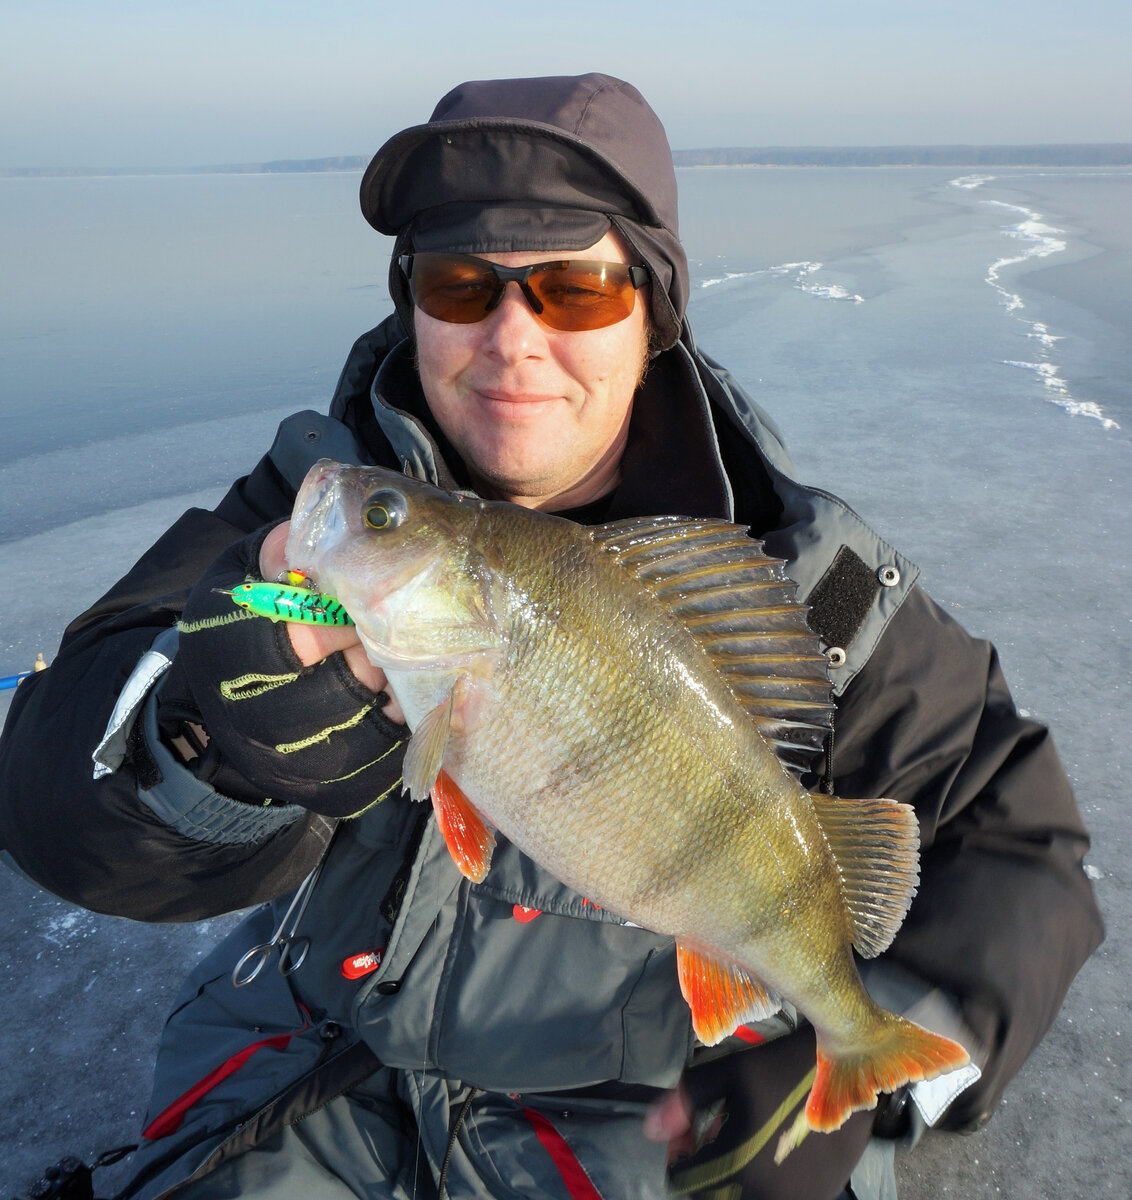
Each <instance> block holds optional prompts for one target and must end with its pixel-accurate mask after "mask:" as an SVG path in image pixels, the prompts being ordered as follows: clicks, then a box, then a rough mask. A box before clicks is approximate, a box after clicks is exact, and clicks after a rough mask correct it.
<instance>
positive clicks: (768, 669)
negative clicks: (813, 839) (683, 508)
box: [589, 517, 833, 771]
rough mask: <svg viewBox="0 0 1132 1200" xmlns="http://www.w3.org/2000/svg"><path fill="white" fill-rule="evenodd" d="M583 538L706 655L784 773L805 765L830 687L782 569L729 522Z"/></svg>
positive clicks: (665, 523)
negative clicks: (606, 555)
mask: <svg viewBox="0 0 1132 1200" xmlns="http://www.w3.org/2000/svg"><path fill="white" fill-rule="evenodd" d="M589 532H590V534H591V536H592V537H593V540H594V542H595V543H596V544H597V545H599V546H601V548H602V549H603V550H606V551H608V552H609V553H610V554H613V555H614V556H615V557H616V558H617V561H618V562H619V563H620V564H621V565H622V566H623V567H624V568H625V569H626V570H627V571H630V572H631V573H632V574H633V575H634V576H635V577H636V578H637V579H639V580H640V581H641V582H642V583H643V584H644V585H645V586H646V587H648V589H649V590H650V591H651V592H652V594H653V595H654V596H655V597H656V598H657V599H658V600H660V601H661V602H662V603H663V604H664V605H665V606H666V607H667V608H668V609H669V610H670V611H671V612H672V613H673V614H674V615H675V616H677V617H678V618H679V619H680V620H681V621H682V622H683V624H684V626H685V628H686V629H687V630H688V631H689V632H690V633H691V634H692V635H693V637H695V638H696V640H697V641H698V642H699V643H700V645H701V646H703V647H704V649H705V650H706V651H707V653H708V655H709V656H710V658H711V660H712V662H713V663H714V664H715V667H716V669H717V670H718V671H719V672H720V674H721V675H722V676H723V677H724V679H725V680H726V681H727V683H728V685H729V686H730V688H731V690H732V691H733V692H734V693H735V695H736V697H737V698H738V700H739V701H740V703H742V705H743V706H744V708H745V709H746V710H747V713H748V714H749V716H750V717H751V719H752V720H753V721H754V722H755V725H756V726H757V727H758V729H759V732H760V733H761V734H762V735H763V737H764V738H766V740H767V742H769V743H770V746H771V748H772V749H773V750H774V751H775V753H776V754H777V755H778V757H779V760H780V761H781V762H782V764H783V766H785V767H788V768H789V769H791V770H795V771H801V770H805V769H806V768H807V767H809V766H810V765H811V759H812V755H813V752H814V751H815V750H818V749H820V748H821V746H822V743H823V742H824V740H825V736H826V734H827V732H828V731H829V727H830V724H831V718H832V712H833V703H832V699H831V697H832V689H831V686H830V682H829V672H828V664H827V661H826V658H825V655H823V654H822V653H821V647H820V644H819V641H818V638H817V636H816V635H815V634H814V632H813V631H812V630H811V629H810V627H809V626H808V625H807V624H806V612H807V609H806V607H805V606H804V605H802V604H799V603H798V601H797V599H796V596H795V593H796V587H795V584H794V582H793V581H792V580H791V579H790V578H789V577H788V576H787V575H786V572H785V570H784V568H783V564H782V561H781V560H780V559H777V558H770V557H769V556H768V555H766V554H765V553H764V552H763V548H762V543H761V542H759V541H756V540H755V539H753V538H751V537H749V536H748V535H747V530H746V529H745V528H744V527H743V526H741V525H733V524H731V522H729V521H718V520H712V519H689V518H685V517H638V518H633V519H631V520H627V521H614V522H611V523H609V524H606V525H597V526H594V527H593V528H592V529H591V530H590V531H589Z"/></svg>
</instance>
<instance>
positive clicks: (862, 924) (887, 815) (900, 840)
mask: <svg viewBox="0 0 1132 1200" xmlns="http://www.w3.org/2000/svg"><path fill="white" fill-rule="evenodd" d="M812 799H813V803H814V810H815V812H816V813H817V816H818V820H819V821H820V822H821V827H822V829H823V830H824V831H825V836H826V839H827V841H828V842H829V846H830V849H831V850H832V851H833V856H834V858H836V859H837V865H838V867H839V868H840V869H841V887H842V891H843V893H844V895H845V907H846V909H847V910H848V913H849V920H850V921H851V922H852V926H853V945H854V946H855V947H856V948H857V952H858V953H859V954H860V955H861V957H862V958H875V957H876V956H877V955H878V954H880V953H881V952H882V951H883V950H887V949H888V946H889V943H891V941H892V939H893V938H894V937H895V936H896V931H897V930H898V929H899V928H900V924H901V922H902V921H903V920H904V916H905V914H906V913H907V912H908V906H909V905H910V904H911V903H912V897H913V896H915V894H916V885H917V884H918V883H919V881H920V869H919V853H918V852H919V848H920V827H919V825H918V824H917V822H916V812H915V809H913V808H912V806H911V805H909V804H901V803H900V802H899V801H897V800H841V799H839V798H838V797H837V796H823V795H821V794H820V793H815V794H814V795H813V796H812Z"/></svg>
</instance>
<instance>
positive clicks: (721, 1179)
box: [669, 1025, 873, 1200]
mask: <svg viewBox="0 0 1132 1200" xmlns="http://www.w3.org/2000/svg"><path fill="white" fill-rule="evenodd" d="M815 1061H816V1055H815V1047H814V1031H813V1029H812V1027H811V1026H809V1025H806V1026H803V1027H802V1028H801V1029H800V1030H798V1031H797V1032H796V1033H792V1034H788V1035H787V1036H785V1037H780V1038H777V1039H775V1040H774V1041H771V1042H765V1043H763V1044H762V1045H759V1046H752V1047H751V1048H749V1049H745V1050H740V1051H739V1052H738V1053H735V1054H728V1055H726V1056H725V1057H723V1058H716V1059H712V1060H710V1061H707V1062H704V1063H702V1064H699V1065H696V1066H693V1067H691V1068H689V1070H688V1071H686V1072H685V1074H684V1078H683V1081H682V1082H683V1086H684V1087H685V1088H686V1089H687V1092H688V1095H689V1097H690V1098H691V1100H692V1104H693V1106H694V1108H695V1109H696V1112H697V1113H698V1114H701V1115H703V1114H707V1116H706V1117H705V1119H706V1120H707V1119H710V1116H711V1115H712V1114H713V1113H714V1112H715V1111H716V1110H719V1109H720V1104H721V1102H722V1109H721V1110H720V1111H721V1115H722V1118H723V1123H722V1125H721V1126H720V1128H719V1133H718V1136H716V1137H715V1138H714V1140H712V1141H708V1142H705V1143H704V1144H703V1145H701V1146H700V1148H699V1149H698V1150H697V1151H696V1152H695V1153H694V1154H693V1155H691V1157H689V1158H684V1159H681V1160H680V1161H678V1162H676V1163H674V1164H673V1165H672V1167H671V1168H670V1169H669V1177H670V1179H671V1182H672V1188H673V1191H674V1192H675V1193H676V1194H677V1195H691V1196H704V1197H707V1196H718V1195H728V1196H732V1195H734V1196H737V1197H738V1196H741V1197H744V1198H750V1200H756V1198H757V1200H834V1198H835V1197H837V1196H840V1195H841V1194H842V1191H843V1189H844V1188H845V1185H846V1183H847V1182H848V1180H849V1176H850V1174H851V1173H852V1171H853V1168H854V1167H855V1166H856V1165H857V1163H858V1161H859V1160H860V1157H861V1155H862V1154H863V1153H864V1150H865V1144H866V1143H867V1142H868V1140H869V1134H870V1132H871V1130H872V1124H873V1114H872V1113H871V1112H859V1113H854V1114H853V1116H851V1117H850V1118H849V1120H848V1121H846V1122H845V1124H844V1125H842V1126H841V1128H840V1129H838V1130H836V1131H835V1132H834V1133H809V1134H807V1135H806V1137H805V1138H804V1139H803V1141H802V1142H801V1144H800V1145H798V1146H796V1147H795V1148H794V1149H793V1150H791V1151H790V1153H789V1154H788V1155H787V1156H786V1158H785V1159H783V1161H782V1162H781V1163H776V1162H775V1161H774V1153H775V1150H776V1149H777V1148H778V1142H779V1138H780V1137H781V1136H782V1135H783V1134H784V1133H786V1131H787V1130H789V1129H790V1128H791V1126H792V1125H793V1124H794V1118H795V1117H796V1115H797V1113H798V1111H799V1110H800V1108H801V1107H802V1105H803V1104H804V1103H805V1100H806V1096H807V1095H808V1094H809V1087H808V1085H806V1084H805V1080H806V1076H807V1075H808V1074H809V1072H810V1071H811V1070H812V1069H813V1067H814V1063H815ZM735 1188H738V1189H739V1190H738V1191H735V1190H734V1189H735ZM721 1189H722V1190H721ZM727 1189H732V1190H727Z"/></svg>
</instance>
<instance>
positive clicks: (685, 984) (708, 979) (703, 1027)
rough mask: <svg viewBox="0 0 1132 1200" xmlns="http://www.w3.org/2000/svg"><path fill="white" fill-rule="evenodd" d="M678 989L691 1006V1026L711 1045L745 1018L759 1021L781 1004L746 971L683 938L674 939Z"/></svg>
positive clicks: (775, 1010)
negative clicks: (680, 940) (689, 944)
mask: <svg viewBox="0 0 1132 1200" xmlns="http://www.w3.org/2000/svg"><path fill="white" fill-rule="evenodd" d="M676 970H677V972H678V974H679V979H680V991H681V992H682V993H683V995H684V999H685V1000H687V1002H688V1007H689V1008H690V1009H691V1010H692V1028H693V1029H694V1030H695V1031H696V1037H698V1038H699V1039H700V1041H701V1042H703V1043H704V1045H705V1046H714V1045H715V1044H716V1043H717V1042H721V1041H723V1039H724V1038H725V1037H727V1036H728V1035H729V1034H731V1033H734V1032H735V1030H736V1029H737V1028H738V1026H740V1025H742V1024H743V1022H744V1021H761V1020H764V1019H765V1018H767V1017H769V1016H771V1015H772V1014H773V1013H776V1012H777V1011H778V1010H779V1008H780V1007H781V1001H780V1000H779V998H778V997H777V996H776V995H775V994H774V992H772V991H771V990H770V988H768V987H766V985H765V984H763V983H761V982H760V981H759V980H757V979H756V978H755V977H754V976H753V975H751V974H750V973H749V972H748V971H745V970H744V969H743V968H742V967H739V966H736V965H735V964H734V963H729V962H722V961H721V960H720V959H718V958H713V957H712V956H711V955H710V954H705V953H703V951H700V950H693V949H692V948H691V947H689V946H685V945H684V944H683V943H682V942H679V941H678V942H677V943H676Z"/></svg>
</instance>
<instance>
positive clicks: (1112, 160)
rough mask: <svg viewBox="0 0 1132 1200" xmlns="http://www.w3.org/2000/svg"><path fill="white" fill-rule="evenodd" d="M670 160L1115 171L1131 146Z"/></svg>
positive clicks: (745, 149)
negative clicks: (1058, 168) (1083, 168)
mask: <svg viewBox="0 0 1132 1200" xmlns="http://www.w3.org/2000/svg"><path fill="white" fill-rule="evenodd" d="M672 157H673V160H674V161H675V163H676V165H677V166H678V167H739V166H764V167H909V166H912V167H918V166H926V167H1115V166H1128V165H1132V144H1124V143H1119V144H1112V143H1108V144H1077V145H1075V144H1069V145H1050V146H724V147H718V148H715V149H710V150H674V151H673V152H672Z"/></svg>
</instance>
